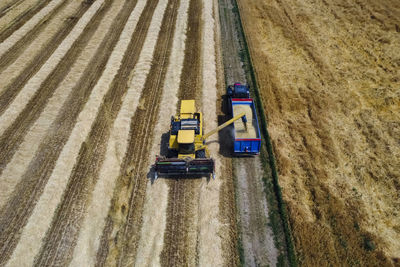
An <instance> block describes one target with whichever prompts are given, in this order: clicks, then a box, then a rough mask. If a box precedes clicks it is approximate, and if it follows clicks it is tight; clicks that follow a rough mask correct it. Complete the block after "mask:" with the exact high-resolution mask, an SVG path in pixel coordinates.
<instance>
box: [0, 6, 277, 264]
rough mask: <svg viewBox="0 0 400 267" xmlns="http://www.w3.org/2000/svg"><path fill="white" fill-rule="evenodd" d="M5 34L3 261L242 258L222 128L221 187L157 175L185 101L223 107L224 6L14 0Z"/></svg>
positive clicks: (215, 150) (1, 83)
mask: <svg viewBox="0 0 400 267" xmlns="http://www.w3.org/2000/svg"><path fill="white" fill-rule="evenodd" d="M0 42H1V43H0V150H1V153H0V266H31V265H36V266H53V265H57V266H65V265H71V266H93V265H96V266H104V265H106V266H110V265H111V266H115V265H118V266H128V265H129V266H130V265H132V264H135V265H139V266H143V265H164V266H176V265H190V266H193V265H201V266H223V265H225V266H234V265H237V264H238V262H239V255H238V253H239V252H238V249H237V226H236V205H235V197H234V195H233V192H234V188H233V186H234V185H233V182H232V181H233V178H232V160H231V159H230V158H229V157H226V156H223V155H221V154H220V153H219V151H220V148H219V142H217V141H218V135H216V136H214V137H213V138H210V139H209V149H210V152H211V154H212V157H213V158H214V159H215V160H216V163H217V168H216V171H217V177H216V180H215V181H210V182H209V181H208V180H207V179H188V180H179V181H178V180H173V179H172V180H171V179H159V180H157V181H156V182H155V183H152V181H151V179H149V178H150V177H152V173H151V165H152V163H153V161H154V159H155V155H157V154H160V153H161V154H163V153H165V149H163V148H162V146H161V145H164V142H165V140H164V139H165V138H164V137H165V134H166V133H167V132H168V130H169V118H170V116H171V115H173V114H174V113H175V112H176V111H177V108H178V106H179V104H180V103H179V101H180V100H182V99H190V98H193V99H196V104H197V108H198V109H199V110H201V111H202V112H203V114H204V118H205V130H206V131H209V130H211V129H213V128H215V127H216V126H217V124H218V117H219V116H220V115H221V114H222V111H221V110H220V106H221V97H222V95H223V94H224V92H225V85H224V81H223V77H224V73H223V71H224V70H223V67H222V64H221V62H222V59H221V51H220V35H219V16H218V1H216V0H190V1H183V0H147V1H146V0H81V1H77V0H54V1H49V0H47V1H37V0H7V1H2V2H1V3H0ZM250 173H251V172H250ZM246 175H247V176H248V175H249V174H243V176H246ZM262 197H263V196H262ZM271 239H272V238H271ZM270 245H271V246H273V244H272V242H271V244H270Z"/></svg>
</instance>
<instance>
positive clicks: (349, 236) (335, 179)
mask: <svg viewBox="0 0 400 267" xmlns="http://www.w3.org/2000/svg"><path fill="white" fill-rule="evenodd" d="M238 3H239V8H240V12H241V17H242V20H243V23H244V30H245V34H246V37H247V41H248V44H249V49H250V53H251V56H252V61H253V64H254V68H255V71H256V76H257V79H258V85H259V89H260V91H261V95H262V101H263V104H264V108H265V110H266V113H267V114H266V115H267V118H268V130H269V133H270V136H271V139H272V143H273V148H274V152H275V156H276V160H277V164H278V169H279V183H280V186H281V188H282V191H283V198H284V200H285V202H286V203H287V208H288V211H289V218H290V225H291V229H292V233H293V238H294V243H295V248H296V252H297V258H298V260H299V262H300V263H301V264H302V265H305V266H327V265H331V266H332V265H333V266H336V265H357V266H364V265H369V266H390V265H399V264H400V242H399V240H400V220H399V215H400V195H399V192H400V162H399V157H400V56H399V55H400V3H399V2H398V1H392V0H382V1H370V0H360V1H345V0H334V1H324V0H317V1H308V0H306V1H292V0H273V1H262V0H255V1H244V0H239V1H238Z"/></svg>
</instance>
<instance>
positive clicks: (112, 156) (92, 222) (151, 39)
mask: <svg viewBox="0 0 400 267" xmlns="http://www.w3.org/2000/svg"><path fill="white" fill-rule="evenodd" d="M166 3H167V2H164V3H159V4H158V7H157V9H156V10H155V13H154V15H153V17H154V19H153V21H152V23H151V25H150V29H149V33H148V34H147V36H146V41H145V43H144V47H147V48H148V49H145V50H144V51H142V53H141V55H140V59H139V61H138V63H137V65H136V67H135V70H134V73H133V76H132V80H131V81H130V86H129V89H128V92H127V95H126V97H125V99H124V102H123V106H122V108H121V111H120V112H119V114H118V117H117V119H116V120H115V121H114V125H113V129H112V132H111V135H110V139H109V141H108V144H107V152H106V156H105V159H104V162H103V164H102V166H101V170H100V175H99V178H98V181H97V183H96V185H95V188H94V190H93V195H92V196H91V199H92V201H91V203H90V204H89V207H88V211H87V214H86V215H85V219H84V222H83V225H82V227H81V230H80V234H79V239H78V243H77V245H76V247H75V249H74V257H73V261H72V262H71V265H73V266H93V265H94V260H96V252H97V253H104V254H103V255H104V256H106V255H107V252H106V251H105V250H104V249H103V246H99V243H100V240H99V239H100V236H101V233H102V231H103V230H104V224H105V221H106V217H107V213H108V212H109V208H110V205H111V199H112V197H113V193H114V189H115V185H116V181H117V178H118V177H119V175H120V173H121V167H122V166H121V163H122V162H123V159H124V156H125V154H126V149H127V147H128V142H129V139H130V123H129V121H130V120H131V118H132V117H133V116H134V114H135V112H136V110H137V108H138V105H139V104H140V106H139V109H141V108H143V103H139V102H141V99H142V98H140V96H141V94H142V91H143V89H144V87H145V85H146V79H147V76H148V74H149V73H150V71H151V63H152V58H153V54H154V50H155V49H158V50H159V48H160V49H162V50H163V51H166V50H165V48H164V47H161V41H160V42H159V45H158V47H157V48H156V44H157V37H158V35H159V31H160V30H161V23H162V20H163V16H162V13H164V11H165V7H166ZM171 8H174V6H172V5H171ZM178 12H179V11H178ZM174 41H175V40H174ZM165 45H166V44H165ZM173 49H175V47H174V48H173ZM171 53H173V52H171ZM182 53H183V51H182ZM155 56H156V57H155V58H154V61H159V58H158V57H157V55H155ZM150 75H151V74H150ZM150 78H151V77H150ZM150 78H149V79H150ZM160 90H161V89H160ZM106 228H107V229H108V228H109V224H108V225H107V226H106ZM97 263H99V262H97Z"/></svg>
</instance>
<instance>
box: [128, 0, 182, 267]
mask: <svg viewBox="0 0 400 267" xmlns="http://www.w3.org/2000/svg"><path fill="white" fill-rule="evenodd" d="M189 4H190V1H181V2H180V6H179V9H178V15H177V19H176V24H175V32H174V40H173V44H172V50H171V54H170V57H169V63H168V70H167V73H166V76H165V80H164V84H163V93H162V96H160V98H161V100H160V101H161V102H160V108H159V111H158V119H157V123H156V125H155V127H154V133H153V140H152V145H151V150H150V153H149V155H148V169H151V165H150V164H152V163H153V162H154V159H155V157H156V155H157V154H162V155H163V154H164V151H165V150H166V147H164V146H161V147H160V137H161V143H163V141H162V140H164V139H163V137H162V136H164V135H163V134H165V133H166V132H168V130H169V126H170V125H169V120H166V119H165V117H164V116H168V115H172V114H174V113H175V112H176V107H177V105H178V89H179V85H180V80H181V75H182V69H183V61H184V58H185V50H186V49H185V48H186V32H187V26H188V15H189V14H188V11H189ZM160 149H161V151H162V152H161V153H160ZM153 175H154V173H153V172H150V177H153ZM167 205H168V181H167V180H165V179H159V180H157V182H155V183H151V182H150V181H148V182H147V188H146V197H145V203H144V207H143V213H142V218H143V222H142V227H141V231H140V240H139V243H138V249H137V257H136V259H135V264H134V265H136V266H160V265H161V264H160V257H159V255H160V254H161V251H162V249H163V240H164V233H165V226H166V220H167ZM155 210H157V212H154V211H155Z"/></svg>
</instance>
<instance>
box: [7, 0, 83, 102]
mask: <svg viewBox="0 0 400 267" xmlns="http://www.w3.org/2000/svg"><path fill="white" fill-rule="evenodd" d="M80 6H81V2H79V1H70V2H69V3H68V4H67V5H66V6H65V7H64V8H62V9H61V10H60V12H58V13H57V14H56V15H55V16H54V17H52V18H51V21H50V22H48V23H47V25H46V26H45V28H44V29H43V30H42V31H40V32H39V33H38V35H36V36H35V38H34V40H32V42H30V43H29V44H28V45H27V46H26V47H25V49H24V50H21V52H20V53H18V54H17V55H16V56H15V58H14V59H13V60H12V61H11V62H10V64H9V65H8V66H7V67H5V68H3V69H2V70H0V81H4V83H3V86H2V87H1V88H0V95H1V94H2V93H3V92H4V90H5V89H6V88H7V86H8V85H9V84H10V83H12V82H13V81H14V80H15V78H17V77H18V76H19V75H20V74H21V73H23V72H24V71H25V67H27V66H28V65H30V64H31V63H32V61H33V60H34V59H35V57H36V56H37V55H38V52H40V50H41V49H42V48H43V47H45V46H47V45H49V42H50V41H51V40H52V38H53V37H54V36H55V35H56V34H57V33H58V32H59V31H60V29H61V28H63V27H65V24H66V23H67V21H68V20H71V19H72V18H74V16H75V15H76V12H77V11H78V9H79V7H80ZM7 54H8V53H7ZM1 63H2V62H0V64H1Z"/></svg>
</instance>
